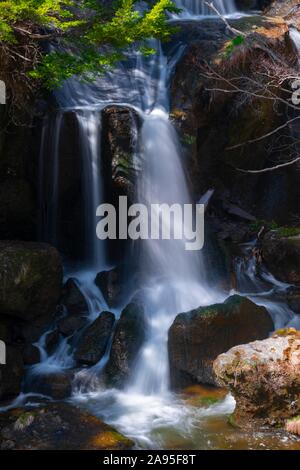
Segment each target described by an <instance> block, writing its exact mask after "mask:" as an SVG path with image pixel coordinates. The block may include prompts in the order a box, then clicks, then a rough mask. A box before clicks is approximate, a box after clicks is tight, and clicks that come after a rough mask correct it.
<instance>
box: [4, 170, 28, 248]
mask: <svg viewBox="0 0 300 470" xmlns="http://www.w3.org/2000/svg"><path fill="white" fill-rule="evenodd" d="M35 210H36V209H35V201H34V196H33V188H32V187H31V186H30V184H29V182H28V181H26V180H25V179H20V178H8V179H6V180H5V181H4V182H1V185H0V233H1V238H2V239H10V238H12V237H13V238H20V239H25V240H28V239H29V240H30V237H31V234H32V233H33V231H34V222H33V221H34V217H35V215H36V214H35Z"/></svg>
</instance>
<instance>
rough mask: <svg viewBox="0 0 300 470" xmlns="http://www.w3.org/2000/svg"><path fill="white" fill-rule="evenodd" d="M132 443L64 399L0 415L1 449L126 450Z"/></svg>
mask: <svg viewBox="0 0 300 470" xmlns="http://www.w3.org/2000/svg"><path fill="white" fill-rule="evenodd" d="M79 430H80V432H78V431H79ZM133 445H134V443H133V442H132V441H131V440H130V439H127V438H126V437H125V436H123V435H122V434H120V433H119V432H117V431H116V430H115V429H114V428H112V427H111V426H108V425H107V424H105V423H103V421H101V420H100V419H99V418H96V417H95V416H92V415H90V414H89V413H87V412H85V411H81V410H80V409H79V408H77V407H75V406H71V405H68V404H65V403H50V404H47V405H43V406H42V407H40V408H33V409H26V410H25V409H22V408H17V409H15V410H13V411H9V412H6V413H2V414H1V416H0V449H1V450H4V449H14V450H19V449H23V450H24V449H29V450H124V449H131V448H132V447H133Z"/></svg>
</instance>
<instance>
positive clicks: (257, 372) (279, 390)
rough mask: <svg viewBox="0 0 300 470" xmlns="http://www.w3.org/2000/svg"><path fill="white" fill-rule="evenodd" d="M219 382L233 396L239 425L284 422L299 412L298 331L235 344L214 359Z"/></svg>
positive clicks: (283, 331)
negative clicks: (238, 344)
mask: <svg viewBox="0 0 300 470" xmlns="http://www.w3.org/2000/svg"><path fill="white" fill-rule="evenodd" d="M214 371H215V374H216V377H217V381H218V383H219V384H220V385H222V386H226V387H228V388H229V389H230V391H231V393H232V394H233V396H234V398H235V400H236V409H235V411H234V416H233V421H234V422H235V423H236V424H237V425H240V426H243V427H247V426H261V425H277V424H283V422H284V421H285V420H286V419H287V418H291V417H294V416H298V415H299V414H300V400H299V397H300V332H299V331H296V330H294V329H288V330H279V331H277V332H276V333H275V334H274V335H273V336H272V337H271V338H268V339H265V340H263V341H255V342H253V343H250V344H245V345H240V346H236V347H234V348H232V349H230V350H229V351H228V352H226V353H224V354H221V355H220V356H219V357H218V358H217V359H216V360H215V362H214Z"/></svg>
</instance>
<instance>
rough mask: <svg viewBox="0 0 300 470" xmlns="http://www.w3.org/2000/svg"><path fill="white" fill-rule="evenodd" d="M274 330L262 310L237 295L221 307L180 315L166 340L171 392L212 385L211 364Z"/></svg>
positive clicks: (263, 309)
mask: <svg viewBox="0 0 300 470" xmlns="http://www.w3.org/2000/svg"><path fill="white" fill-rule="evenodd" d="M273 328H274V326H273V322H272V320H271V317H270V315H269V314H268V312H267V310H266V309H265V308H264V307H260V306H258V305H256V304H254V303H253V302H252V301H251V300H249V299H247V298H244V297H240V296H238V295H234V296H232V297H229V298H228V299H227V300H226V301H225V302H224V303H222V304H215V305H211V306H209V307H200V308H198V309H196V310H193V311H191V312H187V313H181V314H179V315H178V316H177V317H176V318H175V321H174V323H173V324H172V326H171V328H170V330H169V340H168V350H169V362H170V373H171V384H172V386H173V388H175V389H178V388H183V387H187V386H189V385H193V384H197V383H203V384H212V385H215V384H216V378H215V374H214V372H213V361H214V360H215V359H216V357H217V356H218V355H219V354H221V353H222V352H225V351H227V350H228V349H229V348H230V347H232V346H235V345H237V344H241V343H244V342H249V341H253V340H255V339H263V338H266V337H267V336H268V334H269V333H270V332H271V331H272V330H273Z"/></svg>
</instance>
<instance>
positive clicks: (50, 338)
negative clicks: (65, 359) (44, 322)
mask: <svg viewBox="0 0 300 470" xmlns="http://www.w3.org/2000/svg"><path fill="white" fill-rule="evenodd" d="M59 340H60V334H59V331H58V330H53V331H51V332H50V333H48V334H47V336H46V340H45V349H46V351H47V353H48V354H49V355H51V354H52V353H53V352H54V351H55V349H56V348H57V346H58V343H59Z"/></svg>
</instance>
